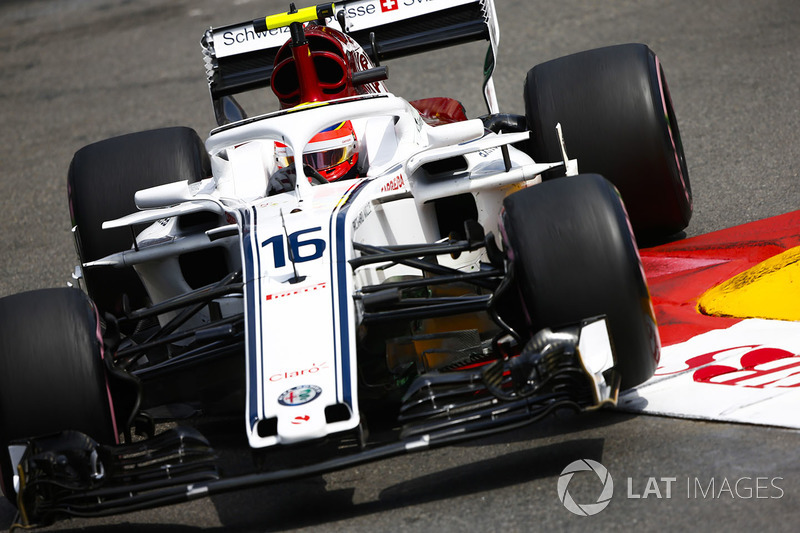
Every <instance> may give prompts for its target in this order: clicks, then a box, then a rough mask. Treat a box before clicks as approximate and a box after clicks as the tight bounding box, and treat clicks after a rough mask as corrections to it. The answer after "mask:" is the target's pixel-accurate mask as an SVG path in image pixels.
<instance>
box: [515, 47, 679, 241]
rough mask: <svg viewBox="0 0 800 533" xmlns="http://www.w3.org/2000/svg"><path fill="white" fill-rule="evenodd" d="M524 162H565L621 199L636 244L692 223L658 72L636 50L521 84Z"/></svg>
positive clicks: (651, 59)
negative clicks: (526, 140) (527, 158)
mask: <svg viewBox="0 0 800 533" xmlns="http://www.w3.org/2000/svg"><path fill="white" fill-rule="evenodd" d="M524 97H525V115H526V119H527V122H528V127H529V129H530V130H531V131H532V136H531V137H532V139H531V143H530V150H531V153H530V155H531V157H533V158H534V160H536V161H539V162H551V161H559V160H561V159H562V154H561V147H560V143H559V140H558V136H557V134H556V124H558V123H560V124H561V127H562V131H563V134H564V141H565V144H566V148H567V156H568V157H570V158H571V159H577V160H578V168H579V170H580V172H582V173H588V172H592V173H598V174H600V175H602V176H603V177H605V178H606V179H608V180H609V181H611V182H612V183H613V184H614V185H615V186H616V187H617V189H618V190H619V192H620V194H622V199H623V200H624V202H625V206H626V207H627V209H628V214H629V215H630V219H631V223H632V224H633V228H634V231H635V232H636V236H637V238H639V239H640V240H642V241H647V242H657V241H662V240H664V239H665V238H667V237H669V236H671V235H673V234H675V233H677V232H679V231H681V230H683V229H684V228H685V227H686V226H687V225H688V224H689V219H690V218H691V216H692V189H691V186H690V184H689V173H688V171H687V167H686V160H685V158H684V153H683V145H682V144H681V135H680V131H679V130H678V121H677V119H676V117H675V112H674V110H673V107H672V101H671V99H670V94H669V89H668V87H667V82H666V79H665V77H664V71H663V69H662V68H661V64H660V63H659V61H658V58H657V57H656V55H655V54H654V53H653V51H652V50H650V49H649V48H648V47H647V46H645V45H643V44H624V45H618V46H611V47H607V48H600V49H597V50H589V51H586V52H580V53H577V54H574V55H570V56H566V57H562V58H560V59H555V60H553V61H549V62H547V63H543V64H541V65H538V66H536V67H534V68H533V69H531V70H530V71H529V72H528V76H527V78H526V80H525V94H524Z"/></svg>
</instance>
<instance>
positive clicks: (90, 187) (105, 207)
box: [67, 127, 211, 314]
mask: <svg viewBox="0 0 800 533" xmlns="http://www.w3.org/2000/svg"><path fill="white" fill-rule="evenodd" d="M210 174H211V169H210V162H209V159H208V153H207V152H206V151H205V148H204V146H203V143H202V141H201V140H200V137H199V136H198V135H197V133H196V132H195V131H194V130H192V129H190V128H186V127H174V128H163V129H158V130H150V131H143V132H138V133H131V134H128V135H122V136H120V137H114V138H112V139H107V140H104V141H100V142H97V143H94V144H90V145H88V146H86V147H84V148H82V149H80V150H78V151H77V152H76V153H75V155H74V156H73V159H72V162H71V164H70V167H69V175H68V178H67V191H68V197H69V207H70V215H71V217H72V224H73V226H76V227H77V231H76V235H75V237H76V240H77V248H78V254H79V256H80V259H81V261H82V262H88V261H93V260H96V259H100V258H102V257H105V256H107V255H110V254H112V253H116V252H120V251H123V250H127V249H129V248H130V247H131V246H132V244H133V242H132V236H131V232H130V231H129V229H128V228H117V229H111V230H103V229H102V227H101V226H102V223H103V222H105V221H107V220H113V219H116V218H119V217H122V216H125V215H128V214H130V213H133V212H135V211H136V210H137V208H136V204H135V202H134V194H135V193H136V191H138V190H141V189H146V188H149V187H155V186H158V185H164V184H166V183H173V182H177V181H183V180H188V181H189V182H190V183H193V182H196V181H199V180H201V179H204V178H206V177H208V176H209V175H210ZM84 278H85V280H86V284H87V289H88V291H89V294H90V295H91V296H92V299H93V300H94V301H95V302H96V303H97V305H98V307H99V308H100V309H101V310H102V311H109V312H111V313H113V314H119V313H120V312H121V303H122V302H121V295H122V293H123V292H127V293H128V294H129V297H130V298H131V303H132V305H134V306H140V305H144V303H145V301H144V298H145V292H144V287H142V285H141V283H140V282H139V279H138V277H137V276H136V273H135V272H134V271H133V269H132V268H126V269H116V268H95V269H87V270H86V271H85V272H84Z"/></svg>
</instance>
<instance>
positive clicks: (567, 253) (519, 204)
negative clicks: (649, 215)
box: [502, 174, 660, 389]
mask: <svg viewBox="0 0 800 533" xmlns="http://www.w3.org/2000/svg"><path fill="white" fill-rule="evenodd" d="M629 228H630V226H629V224H628V219H627V216H626V213H625V208H624V207H623V204H622V201H621V200H620V198H619V195H618V194H617V191H616V189H615V188H614V186H613V185H611V183H609V182H608V181H607V180H605V179H604V178H603V177H601V176H599V175H596V174H589V175H579V176H573V177H566V178H560V179H557V180H552V181H545V182H544V183H542V184H540V185H534V186H532V187H529V188H527V189H523V190H522V191H519V192H517V193H514V194H512V195H510V196H508V197H507V198H506V199H505V201H504V211H503V215H502V230H503V239H504V241H505V242H504V244H505V247H506V250H507V253H508V255H509V257H510V259H511V262H512V264H513V274H514V277H515V279H516V284H517V286H518V288H519V294H520V296H521V299H522V307H523V314H524V315H525V318H524V320H522V321H520V320H518V319H517V318H516V317H510V320H509V322H510V323H511V322H513V323H517V324H518V323H520V322H522V323H523V324H524V326H523V327H524V328H526V330H527V331H526V333H527V335H533V334H534V333H535V332H537V331H539V330H540V329H542V328H545V327H549V328H551V329H553V328H557V327H561V326H567V325H573V324H578V323H580V321H581V320H583V319H586V318H590V317H594V316H597V315H606V317H607V320H608V327H609V331H610V334H611V340H612V342H613V344H614V349H615V352H616V356H617V365H616V368H617V370H618V371H619V372H620V374H621V376H622V387H623V388H624V389H626V388H630V387H633V386H635V385H638V384H640V383H642V382H644V381H646V380H647V379H649V378H650V377H651V376H652V375H653V372H654V371H655V368H656V365H657V364H658V360H659V357H660V342H659V337H658V330H657V328H656V322H655V314H654V311H653V306H652V304H651V301H650V293H649V290H648V288H647V283H646V281H645V278H644V272H643V270H642V265H641V262H640V260H639V253H638V250H637V248H636V243H635V241H634V238H633V235H631V232H630V229H629Z"/></svg>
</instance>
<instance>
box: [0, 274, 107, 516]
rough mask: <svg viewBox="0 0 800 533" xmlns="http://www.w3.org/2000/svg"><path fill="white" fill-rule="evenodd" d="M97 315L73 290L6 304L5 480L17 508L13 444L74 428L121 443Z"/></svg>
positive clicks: (2, 365) (0, 429) (1, 304)
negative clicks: (114, 421) (9, 447)
mask: <svg viewBox="0 0 800 533" xmlns="http://www.w3.org/2000/svg"><path fill="white" fill-rule="evenodd" d="M102 358H103V344H102V341H101V339H100V338H99V328H98V320H97V312H96V310H95V308H94V306H93V305H92V303H91V302H90V301H89V299H88V298H87V297H86V295H85V294H84V293H83V292H81V291H79V290H77V289H71V288H66V287H65V288H59V289H44V290H38V291H32V292H25V293H21V294H15V295H13V296H8V297H5V298H2V299H0V480H2V489H3V494H4V495H5V496H6V497H7V498H8V499H9V500H11V502H12V503H15V502H16V493H15V491H14V485H13V473H14V469H13V468H12V464H11V457H10V455H9V450H8V444H9V443H10V442H12V441H14V440H15V439H22V438H26V437H36V436H41V435H47V434H50V433H56V432H59V431H63V430H67V429H73V430H77V431H80V432H82V433H85V434H87V435H89V436H90V437H92V438H94V439H95V440H97V441H98V442H102V443H112V444H113V443H114V442H116V430H115V428H114V423H113V418H112V414H111V406H110V401H109V393H108V388H107V385H106V374H105V367H104V364H103V359H102Z"/></svg>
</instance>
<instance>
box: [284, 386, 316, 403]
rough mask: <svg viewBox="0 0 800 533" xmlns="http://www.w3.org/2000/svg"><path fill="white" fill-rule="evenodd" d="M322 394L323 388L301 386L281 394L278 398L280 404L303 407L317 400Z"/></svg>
mask: <svg viewBox="0 0 800 533" xmlns="http://www.w3.org/2000/svg"><path fill="white" fill-rule="evenodd" d="M320 394H322V388H320V387H317V386H316V385H300V386H299V387H292V388H291V389H289V390H287V391H285V392H284V393H283V394H281V395H280V396H279V397H278V403H280V404H281V405H288V406H292V405H303V404H306V403H308V402H310V401H312V400H314V399H316V398H317V397H319V395H320Z"/></svg>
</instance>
